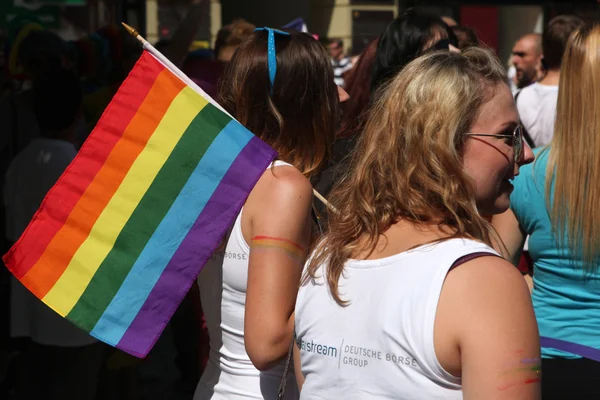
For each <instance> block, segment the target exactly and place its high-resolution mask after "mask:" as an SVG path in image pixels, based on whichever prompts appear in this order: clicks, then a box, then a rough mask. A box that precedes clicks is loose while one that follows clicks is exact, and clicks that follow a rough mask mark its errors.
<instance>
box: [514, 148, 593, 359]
mask: <svg viewBox="0 0 600 400" xmlns="http://www.w3.org/2000/svg"><path fill="white" fill-rule="evenodd" d="M534 153H535V155H536V160H535V162H534V163H532V164H529V165H525V166H523V167H521V170H520V174H519V176H517V177H516V178H515V180H514V191H513V193H512V194H511V196H510V204H511V205H510V207H511V209H512V210H513V212H514V213H515V216H516V217H517V220H518V221H519V224H520V225H521V227H522V228H523V229H524V230H525V232H526V233H527V234H529V235H530V237H529V254H530V255H531V258H532V259H533V263H534V275H533V284H534V287H533V292H532V299H533V307H534V309H535V315H536V318H537V322H538V326H539V330H540V336H545V337H549V338H552V339H559V340H565V341H568V342H572V343H577V344H581V345H585V346H589V347H593V348H595V349H598V350H600V266H598V269H597V270H596V272H595V273H590V272H585V271H584V270H583V268H582V266H583V262H582V257H581V254H579V253H576V254H573V253H571V252H570V251H569V249H568V248H566V247H560V246H559V245H558V242H557V240H556V237H555V235H554V234H553V232H552V225H551V223H550V216H549V211H548V208H547V203H546V199H545V193H546V166H547V164H548V154H549V151H548V149H536V150H535V151H534ZM542 357H545V358H554V357H564V358H578V356H576V355H573V354H570V353H565V352H562V351H559V350H555V349H551V348H542Z"/></svg>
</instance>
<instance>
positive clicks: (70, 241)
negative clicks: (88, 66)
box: [21, 69, 185, 298]
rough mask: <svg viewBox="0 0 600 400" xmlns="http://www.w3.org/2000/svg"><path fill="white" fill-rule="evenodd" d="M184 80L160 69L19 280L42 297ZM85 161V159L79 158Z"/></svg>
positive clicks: (93, 222) (142, 146)
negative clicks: (81, 191) (66, 214)
mask: <svg viewBox="0 0 600 400" xmlns="http://www.w3.org/2000/svg"><path fill="white" fill-rule="evenodd" d="M184 87H185V84H184V83H183V82H182V81H181V80H180V79H179V78H177V77H176V76H175V75H173V74H172V73H171V72H170V71H168V70H166V69H164V70H163V71H162V72H161V73H160V74H159V75H158V77H157V78H156V81H155V83H154V85H153V87H152V89H151V90H150V92H149V93H148V95H147V96H146V99H145V100H144V102H143V103H142V105H141V107H140V108H139V109H138V111H137V113H136V115H135V116H134V117H133V119H132V120H131V123H130V124H129V125H128V126H127V128H126V129H125V131H124V132H123V136H122V137H121V139H120V140H119V142H118V143H117V144H116V145H115V147H114V149H113V150H112V152H111V153H110V155H109V156H108V158H107V159H106V162H105V163H104V165H103V166H102V168H101V169H100V171H99V172H98V174H97V175H96V177H95V178H94V180H93V181H92V182H91V183H90V185H89V186H88V188H87V189H86V190H85V192H84V194H83V195H82V196H81V199H80V200H79V201H78V202H77V204H76V205H75V207H74V208H73V210H72V211H71V214H70V215H69V218H68V219H67V221H66V222H65V224H64V225H63V226H62V227H61V229H60V230H59V231H58V233H57V234H56V235H55V236H54V238H52V241H51V242H50V244H49V245H48V247H47V248H46V250H45V251H44V253H43V254H42V256H41V257H40V259H39V260H38V262H37V263H36V264H35V265H34V266H33V267H32V268H31V270H29V272H27V273H26V274H25V276H23V278H22V279H21V282H22V283H23V284H24V285H25V286H27V287H28V288H29V290H31V291H32V292H33V293H34V294H35V295H36V296H37V297H39V298H43V297H44V296H45V295H46V294H47V293H48V291H50V289H51V288H52V286H54V284H55V283H56V281H57V280H58V279H59V278H60V277H61V275H62V274H63V273H64V271H65V269H66V267H67V266H68V265H69V263H70V261H71V259H72V258H73V255H74V254H75V252H76V251H77V249H78V248H79V247H80V246H81V244H82V243H83V242H84V241H85V240H86V238H87V237H88V235H89V233H90V231H91V229H92V227H93V226H94V224H95V223H96V221H97V220H98V217H99V216H100V214H101V213H102V211H103V210H104V208H105V207H106V205H107V204H108V202H109V201H110V199H111V198H112V196H113V194H114V193H115V192H116V190H117V188H118V187H119V186H120V185H121V183H122V181H123V179H124V177H125V176H126V175H127V172H128V171H129V169H130V168H131V165H132V164H133V162H134V161H135V160H136V158H137V157H138V155H139V154H140V153H141V152H142V150H143V149H144V147H145V146H146V143H147V142H148V139H149V138H150V137H151V136H152V134H153V133H154V131H155V129H156V127H157V126H158V124H159V123H160V121H161V119H162V117H163V116H164V114H165V113H166V112H167V110H168V109H169V106H170V105H171V102H172V101H173V99H174V98H175V97H176V96H177V94H178V93H179V92H180V91H181V90H182V89H183V88H184ZM81 161H82V162H85V160H81Z"/></svg>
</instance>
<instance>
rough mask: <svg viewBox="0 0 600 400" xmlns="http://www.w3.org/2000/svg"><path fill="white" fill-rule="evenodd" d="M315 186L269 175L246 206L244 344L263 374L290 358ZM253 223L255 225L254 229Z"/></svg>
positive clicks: (293, 175)
mask: <svg viewBox="0 0 600 400" xmlns="http://www.w3.org/2000/svg"><path fill="white" fill-rule="evenodd" d="M311 204H312V186H311V184H310V182H309V181H308V180H307V179H306V178H305V177H304V176H303V175H302V174H301V173H300V172H299V171H298V170H296V169H294V168H290V167H277V168H275V169H274V170H273V171H272V170H267V171H266V172H265V174H264V175H263V177H262V178H261V179H260V181H259V183H258V184H257V185H256V187H255V189H254V190H253V191H252V194H251V195H250V197H249V198H248V201H247V202H246V205H245V206H244V213H247V215H246V217H249V218H247V219H246V220H245V221H246V226H244V225H245V224H244V216H242V231H243V232H244V236H245V237H246V240H247V241H248V243H249V244H250V260H249V267H248V288H247V292H246V311H245V322H244V340H245V345H246V351H247V352H248V355H249V357H250V359H251V360H252V363H253V364H254V366H255V367H256V368H258V369H259V370H266V369H269V368H272V367H273V365H274V364H275V363H276V362H278V361H279V360H280V359H281V358H283V357H284V356H286V355H287V352H288V349H289V345H290V342H291V340H292V330H293V327H294V319H293V312H294V307H295V304H296V295H297V293H298V287H299V283H300V276H301V274H302V269H303V266H304V262H305V260H306V249H307V247H308V245H309V241H310V227H311V219H310V210H311ZM248 220H249V223H248Z"/></svg>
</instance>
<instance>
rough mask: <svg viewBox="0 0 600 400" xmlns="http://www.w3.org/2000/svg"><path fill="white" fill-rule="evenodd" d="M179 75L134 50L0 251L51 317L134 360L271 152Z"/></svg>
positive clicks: (148, 344)
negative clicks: (127, 69) (87, 129)
mask: <svg viewBox="0 0 600 400" xmlns="http://www.w3.org/2000/svg"><path fill="white" fill-rule="evenodd" d="M178 73H179V75H178ZM180 77H181V73H180V72H179V71H174V70H173V68H169V67H166V66H165V64H164V63H162V62H160V61H159V59H158V58H157V57H155V56H154V55H153V54H151V53H150V52H148V51H147V50H145V51H144V52H143V55H142V56H141V58H140V59H139V60H138V62H137V64H136V65H135V67H134V69H133V70H132V72H131V73H130V74H129V76H128V77H127V79H126V80H125V82H124V83H123V85H122V86H121V88H120V89H119V91H118V93H117V94H116V95H115V97H114V98H113V100H112V101H111V103H110V104H109V106H108V107H107V109H106V111H105V112H104V114H103V116H102V118H101V119H100V121H99V122H98V125H97V126H96V128H95V129H94V131H93V132H92V133H91V135H90V137H89V138H88V140H87V141H86V142H85V144H84V146H83V147H82V149H81V150H80V152H79V154H78V155H77V157H76V158H75V160H74V161H73V162H72V164H71V165H70V166H69V167H68V168H67V170H66V171H65V173H64V174H63V175H62V177H61V178H60V179H59V181H58V182H57V184H56V185H55V186H54V187H53V188H52V189H51V190H50V192H49V193H48V195H47V196H46V198H45V199H44V201H43V203H42V205H41V206H40V209H39V210H38V212H37V213H36V215H35V217H34V218H33V219H32V221H31V223H30V224H29V226H28V227H27V229H26V230H25V232H24V233H23V235H22V236H21V238H20V239H19V241H18V242H17V243H16V244H15V245H14V246H13V247H12V248H11V249H10V251H9V252H8V253H7V254H6V255H5V256H4V261H5V263H6V265H7V266H8V268H9V269H10V270H11V271H12V273H13V274H14V275H15V276H16V277H17V278H18V279H19V280H20V281H21V282H22V283H23V284H24V285H25V286H26V287H27V288H28V289H29V290H30V291H31V292H32V293H34V294H35V295H36V296H37V297H38V298H40V299H41V300H42V301H43V302H44V303H46V304H47V305H48V306H50V307H51V308H52V309H53V310H55V311H56V312H57V313H58V314H60V315H61V316H63V317H65V318H67V319H68V320H69V321H71V322H73V323H74V324H75V325H77V326H79V327H80V328H81V329H83V330H85V331H87V332H89V333H90V334H91V335H92V336H94V337H96V338H98V339H100V340H102V341H104V342H106V343H108V344H110V345H112V346H115V347H117V348H119V349H121V350H123V351H126V352H128V353H130V354H132V355H135V356H137V357H144V356H146V355H147V354H148V352H149V351H150V349H151V348H152V346H153V345H154V343H155V342H156V340H157V339H158V337H159V336H160V334H161V332H162V331H163V329H164V327H165V325H166V324H167V322H168V321H169V319H170V318H171V316H172V315H173V313H174V312H175V310H176V308H177V307H178V305H179V304H180V302H181V300H182V299H183V297H184V296H185V294H186V293H187V292H188V290H189V288H190V286H191V285H192V283H193V282H194V281H195V279H196V277H197V276H198V273H199V272H200V270H201V268H202V267H203V266H204V264H205V263H206V261H207V260H208V258H209V257H210V256H211V254H212V253H213V251H214V250H215V248H216V247H217V246H218V244H219V242H220V240H221V239H222V238H223V236H224V235H225V233H226V232H227V230H228V228H229V227H230V226H231V224H232V223H233V221H234V219H235V217H236V216H237V214H238V213H239V211H240V209H241V207H242V205H243V204H244V202H245V200H246V198H247V196H248V194H249V193H250V191H251V190H252V188H253V187H254V185H255V184H256V182H257V181H258V179H259V178H260V176H261V175H262V173H263V172H264V171H265V169H266V168H267V167H268V165H269V163H270V162H271V161H272V160H273V159H274V157H275V156H276V153H275V151H274V150H273V149H271V148H270V147H269V146H268V145H266V144H265V143H264V142H262V141H261V140H260V139H258V138H257V137H255V136H254V135H252V133H250V132H249V131H248V130H247V129H246V128H244V127H243V126H242V125H241V124H240V123H238V122H237V121H236V120H234V119H232V118H231V117H230V116H229V115H228V114H227V113H225V112H224V111H222V110H221V109H220V108H219V106H218V105H216V103H214V101H213V100H212V99H210V98H209V97H208V96H206V95H205V94H203V93H202V92H201V90H199V89H194V88H193V87H191V86H189V85H187V84H186V83H184V81H183V80H182V79H181V78H180Z"/></svg>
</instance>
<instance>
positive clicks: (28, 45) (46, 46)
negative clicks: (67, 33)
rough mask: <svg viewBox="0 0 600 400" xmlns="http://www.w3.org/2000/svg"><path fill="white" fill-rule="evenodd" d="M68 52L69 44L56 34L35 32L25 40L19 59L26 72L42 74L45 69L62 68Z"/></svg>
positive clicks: (29, 34)
mask: <svg viewBox="0 0 600 400" xmlns="http://www.w3.org/2000/svg"><path fill="white" fill-rule="evenodd" d="M68 51H69V50H68V46H67V43H66V42H65V41H64V40H62V39H61V37H60V36H58V35H57V34H56V33H54V32H50V31H47V30H37V31H36V30H34V31H31V32H30V33H28V34H27V36H26V37H25V39H23V42H22V43H21V46H20V47H19V54H18V57H19V61H20V62H21V64H22V65H23V67H24V68H25V69H26V70H34V71H35V72H36V73H41V72H43V70H44V69H45V68H56V67H58V66H60V65H61V63H62V59H63V57H66V56H67V54H68Z"/></svg>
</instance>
